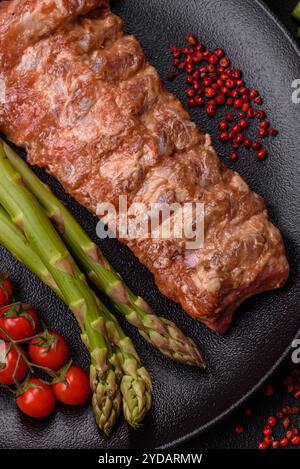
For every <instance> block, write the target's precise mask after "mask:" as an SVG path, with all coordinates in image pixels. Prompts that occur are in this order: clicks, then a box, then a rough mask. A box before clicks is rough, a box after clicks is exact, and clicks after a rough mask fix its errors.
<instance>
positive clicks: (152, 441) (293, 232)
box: [0, 0, 300, 448]
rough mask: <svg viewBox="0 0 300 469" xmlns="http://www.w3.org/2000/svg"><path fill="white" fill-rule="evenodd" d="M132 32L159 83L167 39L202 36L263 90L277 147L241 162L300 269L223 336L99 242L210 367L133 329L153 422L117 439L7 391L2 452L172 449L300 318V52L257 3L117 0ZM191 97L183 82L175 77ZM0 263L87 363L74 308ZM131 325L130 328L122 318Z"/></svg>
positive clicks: (246, 382)
mask: <svg viewBox="0 0 300 469" xmlns="http://www.w3.org/2000/svg"><path fill="white" fill-rule="evenodd" d="M113 8H114V11H116V12H117V13H118V14H120V15H121V16H122V17H123V18H124V20H125V24H126V30H127V31H128V32H130V33H134V34H136V36H137V37H138V38H139V39H140V41H141V43H142V45H143V47H144V49H145V51H146V54H147V56H148V58H149V60H150V62H151V63H152V64H154V65H155V66H156V67H157V69H158V70H159V72H160V74H161V77H162V79H164V78H165V76H166V73H167V71H168V70H169V68H170V57H169V53H168V46H169V45H170V44H173V43H177V44H181V43H182V42H183V39H184V37H185V36H186V34H187V33H188V32H193V33H195V34H197V35H198V36H199V38H201V40H202V41H204V42H205V43H206V45H207V46H209V47H211V48H215V47H218V46H219V47H220V46H221V47H223V48H224V49H225V50H226V51H227V52H228V54H229V55H230V57H231V58H232V59H233V62H234V63H235V64H236V66H238V67H240V68H242V69H243V70H244V71H245V75H246V77H245V78H246V80H247V82H248V83H252V84H253V85H254V86H255V87H257V88H259V89H260V90H261V92H262V96H263V97H264V98H265V107H266V109H267V111H268V113H269V116H270V119H271V120H272V122H273V124H274V126H275V127H277V128H278V129H279V130H280V136H279V137H278V138H277V139H275V140H273V141H272V142H270V143H268V151H269V152H270V155H271V156H270V158H269V159H268V160H266V161H265V162H258V161H256V159H255V156H254V155H253V154H250V153H249V154H248V153H245V155H244V156H243V158H241V159H240V161H239V163H238V164H236V165H235V168H236V169H237V170H238V171H239V172H240V173H241V174H242V175H243V176H245V178H246V179H247V180H248V181H249V183H250V184H251V186H252V188H253V189H254V190H255V191H257V192H258V193H259V194H261V195H262V196H263V197H264V198H265V199H266V200H267V202H268V205H269V208H270V214H271V217H272V219H273V221H274V222H275V223H276V225H278V226H279V227H280V229H281V230H282V232H283V235H284V238H285V241H286V246H287V251H288V256H289V259H290V261H291V266H292V273H291V277H290V280H289V282H288V284H287V285H286V287H285V288H284V289H283V290H281V291H278V292H272V293H267V294H263V295H260V296H258V297H255V298H253V299H251V300H250V301H248V302H247V303H245V304H244V305H243V306H242V307H241V308H240V310H239V312H238V313H237V315H236V317H235V320H234V323H233V325H232V328H231V330H230V332H229V333H228V334H227V335H226V336H224V337H220V336H218V335H216V334H213V333H212V332H210V331H209V330H208V329H206V328H205V327H204V326H203V325H201V324H198V323H197V322H196V321H193V320H191V319H189V318H188V317H187V316H186V315H185V314H184V313H183V311H182V310H181V309H180V307H178V306H177V305H174V304H172V303H170V302H169V301H167V300H166V299H165V298H163V297H162V296H161V295H160V294H159V293H158V291H157V289H156V287H155V286H154V283H153V279H152V277H151V275H150V274H149V273H148V272H147V271H146V269H144V268H143V267H142V266H141V265H140V264H139V263H138V261H137V260H136V259H135V258H134V257H133V255H132V254H131V253H130V252H129V251H128V250H127V249H126V248H125V247H123V246H121V245H120V244H119V243H118V242H116V241H105V242H101V243H99V244H100V245H101V247H102V248H103V251H104V253H105V254H106V255H107V257H108V258H109V260H110V261H111V262H112V264H113V265H114V266H115V268H116V269H117V270H119V271H120V272H121V273H122V275H123V276H124V278H125V279H126V281H127V282H128V284H129V285H130V286H131V287H132V288H133V289H134V290H135V291H136V292H138V293H139V294H141V295H143V296H144V297H145V298H146V299H147V300H148V301H149V302H150V303H151V305H152V306H153V307H154V309H155V310H156V311H157V312H158V313H160V314H163V315H165V316H167V317H169V318H172V319H174V320H175V321H176V322H177V323H178V324H179V325H180V326H181V327H182V329H183V330H184V331H186V332H187V333H189V334H190V335H192V336H193V338H194V339H195V340H196V341H197V342H198V343H199V344H201V345H202V347H203V349H204V350H205V354H206V356H207V359H208V361H209V369H208V371H207V372H206V373H202V372H201V371H198V370H191V369H188V368H186V367H184V366H180V365H177V364H174V363H171V362H170V361H168V360H167V359H165V358H164V357H162V356H160V355H159V354H158V353H157V352H156V351H153V350H152V349H151V348H150V347H149V346H148V345H146V344H145V343H144V342H143V341H142V340H141V339H140V338H139V337H138V336H137V335H136V334H134V339H135V341H136V344H137V347H138V350H139V351H140V353H141V355H142V357H143V360H144V362H145V365H146V366H147V367H148V369H149V370H150V372H151V373H152V375H153V378H154V405H153V409H152V411H151V413H150V414H149V415H148V417H147V418H146V420H145V423H144V425H143V426H142V427H141V428H140V429H139V430H138V431H133V430H131V429H129V428H128V426H127V425H125V424H124V422H122V419H121V420H120V423H119V424H118V425H117V427H116V428H115V431H114V432H113V435H112V437H111V438H110V439H104V438H102V436H101V435H100V433H99V432H98V430H97V428H96V425H95V422H94V417H93V413H92V411H91V409H90V407H89V406H86V407H83V408H79V409H66V408H59V409H58V410H57V412H56V413H55V415H54V416H53V417H52V418H50V419H47V420H45V421H43V420H42V421H33V420H31V419H29V418H26V417H24V416H22V415H20V414H19V413H18V411H17V410H16V408H15V404H14V402H13V399H12V398H11V396H10V395H8V394H6V392H5V391H1V395H0V447H1V448H31V447H33V448H128V447H132V448H138V447H144V448H145V447H147V448H150V447H158V446H170V445H174V444H176V443H179V442H182V441H184V440H185V439H186V438H189V437H192V436H194V435H196V434H197V433H198V432H200V431H203V430H205V429H207V428H208V427H209V426H211V425H213V424H214V423H215V422H217V421H218V420H220V419H221V418H222V417H224V416H225V415H227V414H228V413H229V412H230V411H231V410H233V409H234V408H236V407H237V406H238V405H239V404H241V402H242V401H243V400H244V399H245V398H246V397H248V396H249V394H250V393H251V392H253V391H254V390H255V389H257V388H258V386H259V385H260V384H261V383H262V382H263V380H264V379H265V378H266V376H267V375H268V374H270V372H272V370H273V369H274V367H275V366H276V364H278V363H279V361H280V359H281V358H282V356H283V355H284V354H285V352H286V350H287V349H288V347H289V346H290V344H291V341H292V339H293V338H294V337H295V336H296V334H297V332H298V330H299V326H300V308H299V301H300V275H299V272H298V265H299V254H300V208H299V203H300V164H299V148H300V137H299V129H300V104H299V105H296V104H293V103H292V101H291V95H292V88H291V84H292V82H293V80H294V79H296V78H300V55H299V52H298V51H297V50H296V48H295V46H294V44H293V43H292V41H291V39H290V38H289V37H288V35H287V33H286V32H285V31H284V30H283V28H282V27H281V26H280V25H279V24H278V23H277V22H276V21H275V20H274V18H273V17H272V16H271V14H270V13H269V11H267V10H266V9H265V8H264V7H263V6H261V4H260V3H258V2H257V1H253V0H243V1H241V0H226V1H223V0H163V1H162V0H151V1H150V2H149V0H139V1H136V0H123V1H119V2H116V3H114V4H113ZM166 84H167V86H168V87H169V89H171V91H173V92H174V93H176V94H177V96H178V97H179V98H181V99H182V100H183V99H184V96H183V89H184V86H183V84H182V82H181V83H177V82H175V84H171V85H170V83H166ZM192 117H193V119H194V120H195V121H196V122H197V123H198V124H199V126H200V127H201V128H202V129H203V130H206V131H209V132H210V133H212V135H213V137H214V142H215V145H216V147H217V148H218V150H219V151H220V154H221V155H222V153H223V148H222V147H221V146H220V145H219V143H218V139H217V135H216V130H215V121H214V122H213V121H210V120H209V119H208V118H206V116H205V113H204V111H203V112H202V111H195V112H192ZM39 174H40V175H41V177H43V178H44V179H45V180H46V181H48V182H49V181H50V182H51V186H52V187H53V189H54V190H55V191H56V192H57V193H58V194H59V196H60V197H61V198H62V199H63V200H64V201H65V202H66V203H67V205H68V207H69V208H70V209H71V211H72V212H73V213H74V214H75V215H76V217H77V219H78V220H80V222H81V223H82V224H83V226H84V227H85V229H86V230H87V231H88V232H89V234H90V235H91V236H92V237H93V238H94V239H95V225H96V220H95V219H94V218H93V217H92V216H91V215H89V214H88V213H87V212H86V211H85V210H84V209H83V208H81V207H79V206H78V205H77V204H75V203H74V202H73V201H72V200H70V199H69V198H68V197H67V196H66V195H65V194H64V193H63V191H62V190H61V188H60V187H59V186H58V184H57V183H55V182H54V181H53V180H50V178H48V177H46V176H45V175H44V174H43V173H42V172H40V173H39ZM0 268H1V269H2V270H8V271H9V273H10V274H11V276H12V278H13V281H14V283H15V285H16V286H17V297H18V298H20V299H22V300H24V301H30V302H31V303H32V304H33V305H34V306H35V307H36V308H37V309H38V310H39V311H40V313H41V315H42V317H43V319H44V321H45V322H46V323H47V324H48V325H49V326H51V328H53V329H55V330H57V331H60V332H62V333H63V334H64V335H65V336H66V337H68V339H69V340H70V342H71V346H72V355H73V356H74V359H75V361H76V362H77V363H79V364H81V365H83V366H85V367H86V368H88V356H87V353H86V351H85V349H84V347H83V345H82V344H81V342H80V339H79V330H78V327H77V325H76V322H75V320H74V319H73V317H72V315H71V313H70V312H69V311H68V310H67V308H66V307H65V306H64V305H63V304H62V303H61V302H60V301H59V300H58V299H57V298H55V296H54V294H52V293H51V292H50V291H49V290H48V289H47V288H46V287H44V286H43V285H42V284H41V283H40V282H39V281H37V280H36V278H35V277H34V276H33V275H32V274H31V273H29V272H28V271H27V270H26V269H25V268H24V267H23V266H21V265H20V264H19V263H18V262H17V261H15V260H14V259H13V258H12V257H11V256H10V255H9V254H8V253H7V252H6V251H5V250H4V249H2V250H1V260H0ZM125 327H126V326H125Z"/></svg>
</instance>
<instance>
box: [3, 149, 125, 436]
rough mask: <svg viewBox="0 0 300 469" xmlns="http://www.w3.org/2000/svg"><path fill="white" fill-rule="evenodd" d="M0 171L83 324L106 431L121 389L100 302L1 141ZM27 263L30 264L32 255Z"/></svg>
mask: <svg viewBox="0 0 300 469" xmlns="http://www.w3.org/2000/svg"><path fill="white" fill-rule="evenodd" d="M0 172H1V184H0V203H1V205H2V206H3V207H4V208H5V209H6V211H7V212H8V213H9V215H10V217H11V219H12V220H13V221H14V223H15V224H16V225H17V226H18V227H19V228H20V229H21V230H22V231H23V233H24V235H25V237H26V239H27V241H28V242H29V244H30V245H31V246H32V247H33V248H34V251H35V252H36V253H37V254H38V256H39V257H40V258H41V261H42V263H43V264H44V265H45V267H46V269H47V270H48V271H49V273H50V274H51V275H52V277H53V279H54V281H55V283H56V285H57V286H58V288H59V289H60V291H61V294H62V296H63V298H64V300H65V302H66V303H67V304H68V306H69V307H70V309H71V311H72V312H73V313H74V315H75V316H76V318H77V320H78V323H79V325H80V327H81V330H82V339H83V341H84V343H85V344H86V345H87V347H88V348H89V351H90V354H91V372H90V377H91V387H92V392H93V407H94V411H95V414H96V420H97V423H98V425H99V426H100V428H101V429H102V430H103V431H104V433H105V434H109V432H110V430H111V428H112V426H113V425H114V423H115V421H116V419H117V418H118V415H119V411H120V408H121V395H120V389H119V385H118V367H116V366H115V364H116V362H117V360H118V358H117V356H116V355H115V353H114V352H113V351H112V349H111V347H110V344H109V343H108V340H107V339H106V337H105V333H106V330H105V322H104V319H103V317H102V316H101V312H100V311H99V306H98V304H97V302H96V299H95V297H94V295H93V293H92V291H91V290H90V289H89V287H88V286H87V284H86V282H85V280H84V278H83V276H82V275H78V272H79V270H78V269H77V267H76V265H75V263H74V261H73V259H72V258H71V256H70V254H69V253H68V251H67V249H66V248H65V246H64V244H63V242H62V241H61V239H60V237H59V236H58V234H57V232H56V231H55V229H54V228H53V226H52V224H51V222H50V221H49V220H48V218H47V217H46V215H45V214H44V212H43V210H42V208H41V206H40V205H39V203H38V202H37V201H36V199H35V198H34V196H33V195H32V194H31V193H30V192H29V191H28V189H27V188H26V187H25V186H24V185H23V182H22V179H21V176H20V175H19V174H18V173H17V172H16V171H15V170H14V168H13V167H12V166H11V164H10V163H9V161H8V160H7V159H6V157H5V153H4V150H3V147H2V144H1V145H0ZM19 254H20V253H19ZM24 255H25V253H24ZM27 265H28V266H29V267H31V266H32V262H31V260H28V262H27Z"/></svg>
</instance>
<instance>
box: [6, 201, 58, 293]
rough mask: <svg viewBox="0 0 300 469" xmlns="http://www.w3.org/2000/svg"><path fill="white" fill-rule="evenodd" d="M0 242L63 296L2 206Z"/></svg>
mask: <svg viewBox="0 0 300 469" xmlns="http://www.w3.org/2000/svg"><path fill="white" fill-rule="evenodd" d="M0 244H3V246H5V247H6V248H7V249H8V251H10V252H11V253H12V254H13V255H14V256H15V257H16V258H17V259H18V260H19V261H20V262H22V263H23V264H26V265H27V266H28V268H29V269H30V270H31V271H32V272H34V273H35V274H36V275H38V277H39V278H40V279H41V280H42V281H43V282H44V283H45V284H46V285H48V287H50V288H51V289H52V290H53V291H54V292H55V293H56V294H57V295H59V296H60V297H62V295H61V292H60V289H59V288H58V286H57V284H56V282H55V280H54V278H53V277H52V275H51V274H50V272H49V270H48V269H47V268H46V267H45V265H44V264H43V262H42V261H41V260H40V258H39V256H38V255H37V254H36V253H35V252H34V250H33V249H32V248H31V246H30V244H29V243H28V241H27V240H26V238H25V237H24V236H23V234H22V233H21V231H20V230H19V228H17V227H16V226H15V225H14V224H13V223H12V221H11V219H10V218H9V216H8V215H7V213H6V212H5V210H4V209H3V208H2V207H0ZM24 260H26V262H24Z"/></svg>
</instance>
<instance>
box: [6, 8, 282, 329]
mask: <svg viewBox="0 0 300 469" xmlns="http://www.w3.org/2000/svg"><path fill="white" fill-rule="evenodd" d="M0 54H1V67H0V127H1V130H2V131H3V132H4V133H5V134H6V135H7V137H8V138H9V139H10V140H11V141H12V142H14V143H15V144H17V145H19V146H22V147H24V148H25V149H26V151H27V154H28V160H29V162H30V163H31V164H33V165H38V166H40V167H43V168H45V169H46V171H48V172H49V173H50V174H52V175H53V176H55V177H56V178H57V179H58V180H59V181H60V183H61V184H62V185H63V187H64V188H65V189H66V190H67V191H68V193H69V194H71V195H72V196H73V197H74V198H75V199H76V200H77V201H78V202H79V203H81V204H82V205H84V206H85V207H87V208H88V209H89V210H90V211H91V212H93V213H96V208H97V204H98V203H99V202H111V203H113V204H115V205H116V206H117V205H118V198H119V196H120V195H126V196H127V197H128V203H130V204H132V203H134V202H143V203H145V204H146V205H147V206H150V204H151V203H156V202H162V201H164V202H169V203H173V202H179V203H184V202H202V203H204V208H205V242H204V246H203V247H202V248H199V249H194V250H190V249H187V248H186V246H185V242H184V241H185V240H184V239H172V238H171V239H165V240H164V239H135V240H124V242H126V243H127V244H128V245H129V247H130V248H131V249H132V251H133V252H134V254H135V255H136V256H137V257H138V258H139V259H140V261H141V262H142V263H144V264H145V265H146V266H147V267H148V268H149V269H150V271H151V272H152V273H153V274H154V277H155V280H156V283H157V286H158V287H159V289H160V290H161V292H162V293H164V294H165V295H166V296H167V297H168V298H170V299H171V300H174V301H175V302H178V303H180V304H181V305H182V307H183V308H184V309H185V310H186V311H187V313H188V314H190V315H191V316H192V317H195V318H197V319H200V320H201V321H203V322H204V323H205V324H206V325H207V326H209V327H210V328H211V329H213V330H216V331H218V332H224V331H226V329H227V328H228V327H229V325H230V322H231V319H232V315H233V312H234V311H235V310H236V308H237V307H238V306H239V305H240V304H241V303H242V302H243V301H244V300H245V299H246V298H248V297H250V296H251V295H254V294H256V293H259V292H263V291H266V290H271V289H275V288H279V287H281V286H282V285H283V284H284V283H285V281H286V279H287V277H288V273H289V265H288V262H287V259H286V255H285V249H284V245H283V241H282V237H281V235H280V233H279V231H278V230H277V229H276V228H275V227H274V226H273V225H272V224H271V223H270V221H269V219H268V214H267V210H266V205H265V203H264V201H263V200H262V198H261V197H259V196H258V195H256V194H255V193H253V192H252V191H251V190H250V189H249V187H248V185H247V184H246V182H245V181H244V180H243V179H242V178H241V177H240V176H239V175H238V174H237V173H236V172H233V171H231V170H230V169H228V168H227V167H226V166H224V165H223V164H222V163H221V162H220V160H219V158H218V156H217V154H216V152H215V150H214V149H213V147H212V145H211V139H210V137H209V135H205V134H203V133H201V132H200V131H199V130H198V129H197V127H196V125H195V124H194V123H193V122H191V120H190V118H189V115H188V113H187V112H186V111H185V110H184V109H183V107H182V105H181V104H180V102H179V101H178V100H177V99H176V98H175V97H174V96H172V95H171V94H170V93H169V92H168V91H167V90H166V89H165V88H164V87H163V85H162V84H161V83H160V80H159V77H158V74H157V72H156V71H155V69H154V68H153V67H152V66H151V65H149V63H148V62H147V60H146V58H145V56H144V54H143V51H142V49H141V46H140V44H139V43H138V41H137V39H136V38H135V37H133V36H126V35H124V33H123V28H122V21H121V19H120V18H118V17H117V16H115V15H113V14H112V13H111V12H110V10H109V5H108V1H106V0H23V1H21V0H20V1H16V0H12V1H3V2H1V4H0Z"/></svg>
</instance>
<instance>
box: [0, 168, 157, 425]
mask: <svg viewBox="0 0 300 469" xmlns="http://www.w3.org/2000/svg"><path fill="white" fill-rule="evenodd" d="M6 163H7V164H6V166H7V167H6V170H7V171H8V174H6V176H9V175H10V177H11V179H12V180H13V179H14V178H15V179H18V178H20V175H19V174H18V173H17V172H16V171H15V170H14V169H13V168H12V167H11V165H10V163H9V162H8V160H7V161H6ZM2 164H4V165H5V161H4V163H3V161H2ZM0 168H1V161H0ZM21 181H22V180H21ZM21 187H22V186H21ZM22 189H23V191H24V192H25V194H26V195H27V196H28V194H29V196H30V197H29V201H30V198H31V202H32V200H33V201H34V202H35V207H34V209H35V210H36V211H37V210H39V211H41V212H42V217H41V220H39V221H44V220H43V217H44V219H46V220H47V223H46V225H49V226H50V227H51V229H52V231H53V232H54V234H55V236H54V237H56V240H59V241H60V243H61V248H60V249H61V252H63V251H62V250H63V249H65V246H64V245H63V243H62V241H61V240H60V238H59V236H58V234H57V233H56V231H55V230H54V229H53V227H52V225H51V223H50V222H49V221H48V219H47V218H46V215H45V214H44V212H43V211H42V210H41V207H40V205H39V204H38V203H37V201H36V200H35V199H34V197H33V196H32V194H31V193H30V192H29V191H28V190H27V189H26V188H25V187H22ZM12 190H13V189H12ZM13 194H14V195H15V188H14V192H13ZM23 196H24V194H23ZM0 201H1V190H0ZM6 203H8V202H6ZM14 203H15V202H14V200H13V201H12V205H13V204H14ZM8 206H10V205H9V203H8ZM13 206H14V205H13ZM17 210H19V209H18V207H15V209H14V211H13V213H16V211H17ZM2 215H3V218H4V219H5V221H6V227H7V226H8V227H9V228H10V229H11V231H14V232H16V234H18V238H17V239H16V241H18V240H21V242H22V244H23V245H24V244H25V245H27V252H26V256H25V255H24V252H25V251H22V250H20V249H19V258H21V259H20V260H21V261H22V262H24V263H25V264H26V265H27V266H28V267H29V268H31V269H32V270H33V271H34V272H35V273H36V274H37V275H38V276H39V277H40V278H42V276H41V273H42V268H43V267H44V268H45V269H46V267H45V266H44V265H43V263H42V261H41V260H40V259H39V258H38V256H37V255H36V253H35V252H34V251H33V250H32V249H31V246H30V245H29V244H28V242H27V241H26V238H25V237H24V236H23V235H22V233H21V232H20V231H19V230H18V228H16V227H15V226H14V225H12V222H11V220H10V219H9V217H8V216H6V217H5V215H6V214H5V212H4V211H3V209H2ZM9 222H10V225H9ZM49 226H48V227H47V228H48V229H49ZM22 229H23V230H24V223H22ZM24 231H25V230H24ZM50 231H51V230H50ZM25 233H26V231H25ZM52 234H53V233H52ZM2 238H3V239H2V240H3V244H4V245H6V247H8V249H10V250H13V248H14V246H13V245H12V244H10V245H9V243H7V242H6V234H5V235H3V236H2ZM26 243H27V244H26ZM30 249H31V251H32V253H31V252H30ZM66 252H67V251H66ZM67 255H68V256H69V253H67ZM30 257H32V258H37V259H38V262H36V263H34V264H32V263H30ZM69 259H70V261H71V262H72V264H73V265H72V271H73V274H74V278H76V279H79V280H80V281H81V287H84V293H85V294H88V297H89V301H90V302H91V300H93V301H94V303H93V305H91V307H93V309H92V313H93V314H94V318H95V317H97V319H94V321H93V323H92V325H93V327H94V329H96V331H97V332H100V333H101V336H102V337H105V335H106V333H107V332H109V337H108V339H110V341H111V343H112V344H115V345H116V351H117V354H113V353H112V352H111V350H108V353H109V362H110V365H113V366H114V374H112V373H111V370H109V369H108V372H107V373H108V374H107V379H108V382H109V383H110V384H111V386H116V385H117V382H116V379H115V378H116V377H118V376H119V377H122V380H121V391H122V394H123V408H124V415H125V418H126V420H127V421H128V422H129V424H130V425H132V426H133V427H135V426H137V425H138V424H139V423H140V422H141V421H142V420H143V418H144V416H145V414H146V412H147V411H148V410H149V409H150V407H151V401H152V383H151V378H150V376H149V374H148V372H147V371H146V369H145V368H144V367H143V366H142V365H141V361H140V358H139V356H138V354H137V352H136V351H135V348H134V345H133V343H132V341H131V339H130V338H129V337H127V336H126V334H125V333H124V332H123V330H122V328H121V326H120V325H119V323H118V321H117V320H116V318H115V317H114V316H113V315H112V314H111V313H110V311H109V310H108V309H107V308H106V306H105V305H104V304H103V303H101V302H100V300H99V299H98V298H96V297H95V295H94V294H93V293H92V292H91V290H90V289H89V288H88V286H87V285H86V283H85V281H84V277H83V276H82V274H81V272H80V271H79V269H78V267H77V265H76V264H75V263H74V262H73V259H72V258H71V257H70V256H69ZM49 276H50V280H51V279H52V280H51V281H50V280H49V281H48V284H49V285H51V284H53V282H54V279H53V276H52V274H50V273H49ZM42 279H43V278H42ZM57 293H58V294H59V295H60V296H61V297H62V299H63V300H64V301H65V302H66V303H67V304H69V303H68V302H67V301H66V297H65V295H64V294H63V293H62V291H60V289H59V291H57ZM95 307H96V313H95ZM99 312H100V313H101V315H102V316H101V317H98V315H99ZM95 314H96V316H95ZM91 316H92V315H91ZM80 324H81V325H82V321H80ZM84 326H85V328H83V334H82V338H83V341H84V342H85V343H86V344H87V346H88V347H89V346H90V341H91V339H90V337H89V336H88V334H87V333H86V331H87V325H86V324H84ZM106 345H107V344H106ZM107 348H109V347H108V346H107ZM128 363H130V364H131V366H129V365H128ZM97 378H98V373H97V369H96V368H95V367H94V366H93V363H92V366H91V384H92V389H94V391H95V392H94V396H93V404H94V409H95V413H96V417H97V421H98V423H99V425H100V426H101V427H102V426H103V425H105V418H106V417H107V416H108V414H110V415H113V417H114V418H117V413H116V412H115V408H114V407H112V406H111V403H110V402H109V401H108V400H107V401H106V402H105V406H104V410H105V412H104V413H103V412H102V411H100V410H99V406H97V402H98V401H99V399H100V398H101V399H102V398H104V396H105V392H106V390H105V388H104V387H103V386H99V384H97ZM129 381H130V382H131V387H130V388H128V386H127V387H126V383H128V382H129ZM141 389H142V392H141V391H140V390H141ZM116 400H117V404H118V409H119V407H120V396H119V394H118V395H116ZM128 409H130V411H128ZM103 416H104V418H103Z"/></svg>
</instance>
